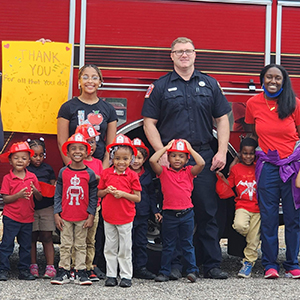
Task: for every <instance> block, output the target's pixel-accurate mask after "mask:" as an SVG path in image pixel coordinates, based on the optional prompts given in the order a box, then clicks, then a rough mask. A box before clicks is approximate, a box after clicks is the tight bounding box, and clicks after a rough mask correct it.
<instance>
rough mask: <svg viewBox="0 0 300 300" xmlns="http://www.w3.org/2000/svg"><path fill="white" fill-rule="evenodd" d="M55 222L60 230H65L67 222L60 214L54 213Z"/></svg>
mask: <svg viewBox="0 0 300 300" xmlns="http://www.w3.org/2000/svg"><path fill="white" fill-rule="evenodd" d="M54 222H55V225H56V227H57V229H58V230H59V231H62V230H63V227H64V226H65V224H64V221H63V219H62V218H61V217H60V215H59V214H55V215H54Z"/></svg>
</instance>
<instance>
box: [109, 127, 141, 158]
mask: <svg viewBox="0 0 300 300" xmlns="http://www.w3.org/2000/svg"><path fill="white" fill-rule="evenodd" d="M121 145H124V146H129V147H130V148H131V149H132V150H133V154H134V156H136V155H137V150H136V148H135V147H134V146H133V144H132V141H131V139H130V138H129V137H128V136H126V135H124V134H121V133H120V134H117V135H116V137H115V138H114V140H113V142H112V143H111V144H109V145H107V146H106V150H107V152H110V150H111V149H112V148H113V147H115V146H121Z"/></svg>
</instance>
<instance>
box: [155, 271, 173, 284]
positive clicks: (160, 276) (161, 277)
mask: <svg viewBox="0 0 300 300" xmlns="http://www.w3.org/2000/svg"><path fill="white" fill-rule="evenodd" d="M169 279H170V278H169V276H167V275H165V274H162V273H160V274H158V276H156V277H155V278H154V280H155V281H156V282H165V281H169Z"/></svg>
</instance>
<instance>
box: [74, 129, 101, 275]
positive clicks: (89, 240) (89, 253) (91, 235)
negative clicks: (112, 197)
mask: <svg viewBox="0 0 300 300" xmlns="http://www.w3.org/2000/svg"><path fill="white" fill-rule="evenodd" d="M75 133H81V134H82V135H83V136H84V138H85V139H86V141H87V142H88V143H89V144H90V146H91V152H90V154H89V155H88V156H87V158H86V159H84V161H83V163H84V164H85V165H86V166H87V167H89V168H91V169H92V170H93V171H94V172H95V175H96V179H97V181H98V182H99V180H100V177H101V174H102V171H103V166H102V161H101V160H100V159H97V158H95V157H93V154H94V152H95V151H96V147H97V144H96V136H98V135H100V133H99V132H98V131H97V130H96V129H95V128H94V126H93V125H91V124H82V125H79V126H78V127H77V128H76V131H75ZM100 200H101V198H99V200H98V203H97V209H96V214H95V218H94V223H93V226H92V227H91V228H88V233H87V237H86V260H85V263H86V272H87V275H88V277H89V279H90V280H91V281H99V278H98V276H99V274H100V278H101V279H103V278H104V277H105V274H104V273H103V272H102V271H101V270H100V269H99V268H98V267H97V266H96V265H94V264H93V260H94V257H95V235H96V231H97V227H98V222H99V211H100V208H101V206H100ZM73 256H74V255H72V261H74V259H73ZM96 268H97V274H98V276H97V275H96V272H94V270H95V269H96Z"/></svg>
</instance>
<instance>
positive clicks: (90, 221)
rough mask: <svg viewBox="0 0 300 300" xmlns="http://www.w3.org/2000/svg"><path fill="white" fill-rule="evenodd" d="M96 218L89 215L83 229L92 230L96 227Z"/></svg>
mask: <svg viewBox="0 0 300 300" xmlns="http://www.w3.org/2000/svg"><path fill="white" fill-rule="evenodd" d="M94 218H95V217H94V216H93V215H89V216H88V218H87V219H86V221H85V222H84V224H83V228H91V227H93V225H94Z"/></svg>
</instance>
